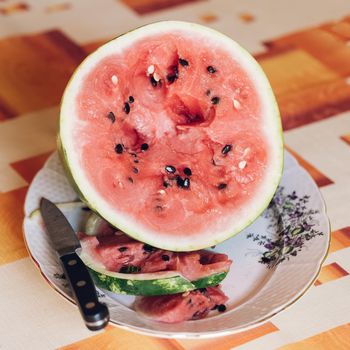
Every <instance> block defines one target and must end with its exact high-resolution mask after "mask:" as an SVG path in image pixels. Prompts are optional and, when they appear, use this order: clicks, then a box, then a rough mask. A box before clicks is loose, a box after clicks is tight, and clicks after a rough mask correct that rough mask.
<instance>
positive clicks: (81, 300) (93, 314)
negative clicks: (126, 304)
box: [40, 198, 109, 331]
mask: <svg viewBox="0 0 350 350" xmlns="http://www.w3.org/2000/svg"><path fill="white" fill-rule="evenodd" d="M40 212H41V215H42V217H43V220H44V223H45V226H46V229H47V233H48V236H49V238H50V242H51V245H52V247H53V248H54V249H55V251H56V252H57V255H58V257H59V259H60V263H61V265H62V267H63V270H64V273H65V276H66V278H67V280H68V282H69V285H70V287H71V290H72V291H73V295H74V299H75V301H76V303H77V305H78V307H79V310H80V313H81V315H82V317H83V319H84V322H85V325H86V327H87V328H88V329H90V330H92V331H96V330H99V329H102V328H104V327H105V326H106V325H107V324H108V321H109V311H108V308H107V306H106V305H105V304H103V303H100V302H99V301H98V298H97V295H96V289H95V286H94V283H93V281H92V279H91V276H90V274H89V272H88V270H87V268H86V266H85V265H84V263H83V262H82V260H81V259H80V258H79V256H78V254H77V253H76V250H77V249H78V248H80V243H79V240H78V238H77V236H76V234H75V232H74V230H73V228H72V227H71V225H70V224H69V222H68V220H67V219H66V217H65V216H64V215H63V213H62V212H61V211H60V210H59V209H58V208H57V206H56V205H55V204H53V203H52V202H50V201H49V200H48V199H46V198H42V199H41V201H40Z"/></svg>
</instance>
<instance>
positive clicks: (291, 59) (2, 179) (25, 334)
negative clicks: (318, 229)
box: [0, 0, 350, 350]
mask: <svg viewBox="0 0 350 350" xmlns="http://www.w3.org/2000/svg"><path fill="white" fill-rule="evenodd" d="M161 19H182V20H188V21H194V22H199V23H202V24H203V23H204V24H206V25H209V26H212V27H214V28H217V29H219V30H221V31H223V32H224V33H226V34H228V35H229V36H231V37H233V38H235V39H236V40H237V41H239V42H240V43H241V44H242V45H243V46H245V47H246V48H247V49H248V50H249V51H251V52H252V53H253V54H255V57H256V58H257V59H258V61H259V62H260V64H261V65H262V67H263V69H264V70H265V72H266V73H267V75H268V77H269V79H270V81H271V83H272V86H273V89H274V92H275V94H276V96H277V100H278V103H279V106H280V110H281V113H282V118H283V126H284V130H285V134H284V135H285V142H286V147H287V148H288V149H289V150H290V152H292V153H293V154H294V155H295V157H296V158H297V159H298V160H299V162H300V163H301V164H302V165H303V166H304V167H305V168H306V169H307V170H308V171H309V172H310V174H311V175H312V177H313V178H314V179H315V181H316V183H317V184H318V186H319V188H320V190H321V192H322V194H323V196H324V198H325V201H326V204H327V207H328V214H329V217H330V221H331V225H332V230H333V232H332V242H331V248H330V253H329V255H328V258H327V260H326V261H325V263H324V266H323V268H322V271H321V274H320V276H319V277H318V280H317V281H316V283H315V285H314V286H313V287H312V288H311V289H310V290H309V292H308V293H307V294H306V295H305V296H304V297H303V298H301V299H300V301H299V302H298V303H296V304H294V305H293V306H291V307H290V308H289V309H288V310H286V311H284V312H283V313H281V314H279V315H277V316H276V317H274V318H273V319H272V320H271V321H270V322H267V323H265V324H264V325H262V326H259V327H256V328H254V329H251V330H248V331H245V332H242V333H239V334H235V335H231V336H226V337H223V338H214V339H210V340H170V339H169V340H168V339H157V338H152V337H148V336H144V335H139V334H134V333H131V332H129V331H126V330H122V329H119V328H115V327H112V326H109V327H108V328H107V329H106V330H105V331H103V332H100V333H98V334H95V333H94V334H93V333H90V332H89V331H87V330H86V329H85V327H84V326H83V323H82V321H81V319H80V315H79V313H78V312H77V310H76V307H75V306H73V305H72V304H70V303H68V302H67V301H66V300H64V299H63V298H61V297H60V296H59V295H58V294H57V293H56V292H55V291H54V290H53V289H51V287H49V285H48V284H47V283H46V282H45V281H44V279H43V278H42V277H41V276H40V274H39V272H38V270H37V269H36V267H35V266H34V264H33V263H32V261H31V260H30V258H29V257H28V252H27V251H26V248H25V245H24V242H23V237H22V220H23V202H24V197H25V195H26V192H27V189H28V186H29V184H30V182H31V180H32V179H33V177H34V175H35V174H36V172H37V171H38V170H39V169H40V167H41V166H42V165H43V163H44V162H45V160H46V159H47V157H48V155H49V154H50V153H51V152H52V151H53V150H54V149H55V134H56V125H57V117H58V103H59V100H60V97H61V95H62V92H63V89H64V87H65V84H66V83H67V80H68V78H69V77H70V75H71V74H72V72H73V70H74V69H75V67H76V66H77V65H78V64H79V62H81V60H82V59H83V58H84V57H85V56H86V55H87V54H88V53H89V52H91V51H92V50H94V49H95V48H96V47H97V46H99V45H100V44H102V43H103V42H105V41H106V40H107V39H109V38H112V37H114V36H116V35H118V34H120V33H123V32H125V31H127V30H129V29H131V28H133V27H136V26H139V25H141V24H145V23H147V22H152V21H156V20H161ZM349 213H350V2H349V0H322V1H319V0H308V1H305V0H295V1H293V2H290V1H288V0H278V1H277V0H251V1H230V0H226V1H225V0H202V1H195V0H120V1H117V0H99V1H87V0H75V1H73V0H67V1H65V0H55V1H54V0H51V1H44V0H40V1H39V0H23V1H20V0H17V1H16V0H13V1H12V0H0V239H1V244H0V286H1V301H0V309H1V314H0V348H1V349H6V350H7V349H57V348H59V349H66V350H67V349H71V350H74V349H93V350H95V349H120V350H122V349H125V350H126V349H127V350H133V349H135V350H136V349H137V350H138V349H145V350H148V349H150V350H151V349H152V350H200V349H208V348H210V349H212V350H229V349H240V350H243V349H244V350H257V349H284V350H292V349H293V350H294V349H325V350H334V349H350V324H349V322H350V276H349V272H350V215H349Z"/></svg>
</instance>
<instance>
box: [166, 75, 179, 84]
mask: <svg viewBox="0 0 350 350" xmlns="http://www.w3.org/2000/svg"><path fill="white" fill-rule="evenodd" d="M166 79H167V81H168V82H169V83H170V84H172V83H173V82H174V81H175V80H176V79H177V78H176V75H172V74H168V75H167V76H166Z"/></svg>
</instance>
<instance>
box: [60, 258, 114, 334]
mask: <svg viewBox="0 0 350 350" xmlns="http://www.w3.org/2000/svg"><path fill="white" fill-rule="evenodd" d="M60 259H61V262H62V266H63V269H64V272H65V275H66V278H67V280H68V281H69V284H70V286H71V289H72V290H73V293H74V298H75V301H76V303H77V305H78V306H79V310H80V313H81V315H82V316H83V319H84V321H85V325H86V327H87V328H89V329H90V330H91V331H97V330H99V329H102V328H104V327H105V326H106V325H107V324H108V321H109V312H108V308H107V306H106V305H105V304H102V303H100V302H99V301H98V298H97V295H96V289H95V285H94V283H93V282H92V279H91V276H90V274H89V271H88V270H87V267H86V266H85V265H84V263H83V262H82V261H81V259H80V258H79V256H78V254H76V253H70V254H66V255H63V256H61V257H60Z"/></svg>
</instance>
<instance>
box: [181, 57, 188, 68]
mask: <svg viewBox="0 0 350 350" xmlns="http://www.w3.org/2000/svg"><path fill="white" fill-rule="evenodd" d="M179 63H180V64H181V66H182V67H187V66H188V65H189V64H188V61H187V60H185V59H183V58H179Z"/></svg>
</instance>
